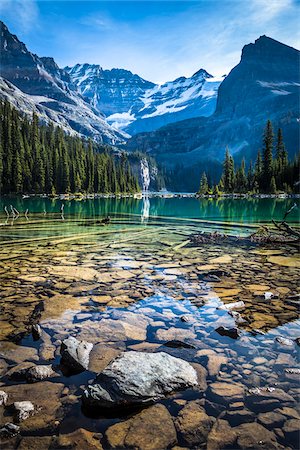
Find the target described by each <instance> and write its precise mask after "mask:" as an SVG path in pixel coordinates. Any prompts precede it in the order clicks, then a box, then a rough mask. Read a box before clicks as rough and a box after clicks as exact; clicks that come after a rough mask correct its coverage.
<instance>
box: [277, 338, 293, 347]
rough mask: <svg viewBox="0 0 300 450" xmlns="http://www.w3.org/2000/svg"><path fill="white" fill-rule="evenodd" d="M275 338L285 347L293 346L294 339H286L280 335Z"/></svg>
mask: <svg viewBox="0 0 300 450" xmlns="http://www.w3.org/2000/svg"><path fill="white" fill-rule="evenodd" d="M275 339H276V341H277V342H279V344H281V345H284V346H286V347H294V341H292V340H291V339H287V338H284V337H282V336H277V337H276V338H275Z"/></svg>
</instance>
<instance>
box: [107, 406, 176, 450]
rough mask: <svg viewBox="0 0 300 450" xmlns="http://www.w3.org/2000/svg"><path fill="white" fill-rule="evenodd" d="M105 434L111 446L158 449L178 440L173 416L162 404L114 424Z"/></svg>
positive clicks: (146, 449) (169, 445)
mask: <svg viewBox="0 0 300 450" xmlns="http://www.w3.org/2000/svg"><path fill="white" fill-rule="evenodd" d="M105 435H106V439H107V441H108V444H109V446H110V448H134V449H136V450H157V449H166V448H169V447H171V446H172V445H175V444H176V442H177V436H176V430H175V427H174V424H173V421H172V418H171V416H170V414H169V412H168V410H167V408H166V407H165V406H163V405H160V404H157V405H154V406H151V407H150V408H147V409H144V410H143V411H142V412H140V413H139V414H137V415H136V416H134V417H132V418H131V419H129V420H126V421H125V422H120V423H117V424H115V425H112V426H111V427H109V428H108V429H107V430H106V433H105Z"/></svg>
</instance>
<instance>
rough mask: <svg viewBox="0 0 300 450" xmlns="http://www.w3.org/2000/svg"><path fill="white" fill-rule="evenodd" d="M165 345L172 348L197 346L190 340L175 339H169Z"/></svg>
mask: <svg viewBox="0 0 300 450" xmlns="http://www.w3.org/2000/svg"><path fill="white" fill-rule="evenodd" d="M163 345H165V346H166V347H170V348H196V347H195V346H194V345H193V344H189V343H188V342H182V341H178V340H176V339H173V340H172V341H167V342H165V343H164V344H163Z"/></svg>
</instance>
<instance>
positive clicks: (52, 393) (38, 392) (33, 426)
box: [0, 381, 64, 432]
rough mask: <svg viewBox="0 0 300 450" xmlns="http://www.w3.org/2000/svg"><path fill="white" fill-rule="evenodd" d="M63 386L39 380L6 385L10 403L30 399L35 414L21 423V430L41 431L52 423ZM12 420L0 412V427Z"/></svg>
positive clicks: (58, 405)
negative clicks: (31, 382) (32, 382)
mask: <svg viewBox="0 0 300 450" xmlns="http://www.w3.org/2000/svg"><path fill="white" fill-rule="evenodd" d="M63 388H64V385H63V384H61V383H51V382H49V381H40V382H38V383H34V384H16V385H13V386H6V387H5V391H6V393H7V394H8V396H9V400H10V402H11V403H14V402H20V401H24V400H28V399H31V400H32V401H33V402H34V406H35V410H36V412H37V413H36V414H35V415H34V416H32V417H29V418H28V419H27V420H25V421H24V422H22V423H21V425H20V426H21V431H26V432H29V431H30V432H33V431H39V432H40V431H41V430H43V429H45V428H48V427H51V426H53V425H54V423H55V420H56V414H57V413H58V410H59V408H60V406H61V403H60V400H59V399H60V395H61V392H62V390H63ZM10 421H12V420H11V419H10V417H9V416H7V415H5V416H4V415H3V413H0V427H1V426H3V425H4V424H5V423H7V422H10Z"/></svg>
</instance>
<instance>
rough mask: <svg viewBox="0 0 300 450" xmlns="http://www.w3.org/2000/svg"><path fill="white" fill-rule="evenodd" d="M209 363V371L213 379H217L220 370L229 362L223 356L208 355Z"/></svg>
mask: <svg viewBox="0 0 300 450" xmlns="http://www.w3.org/2000/svg"><path fill="white" fill-rule="evenodd" d="M207 357H208V362H207V370H208V373H209V375H210V376H211V377H215V376H217V375H218V373H219V372H220V369H221V367H222V366H223V365H226V364H227V362H228V359H227V358H226V356H222V355H218V354H215V355H208V356H207Z"/></svg>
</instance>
